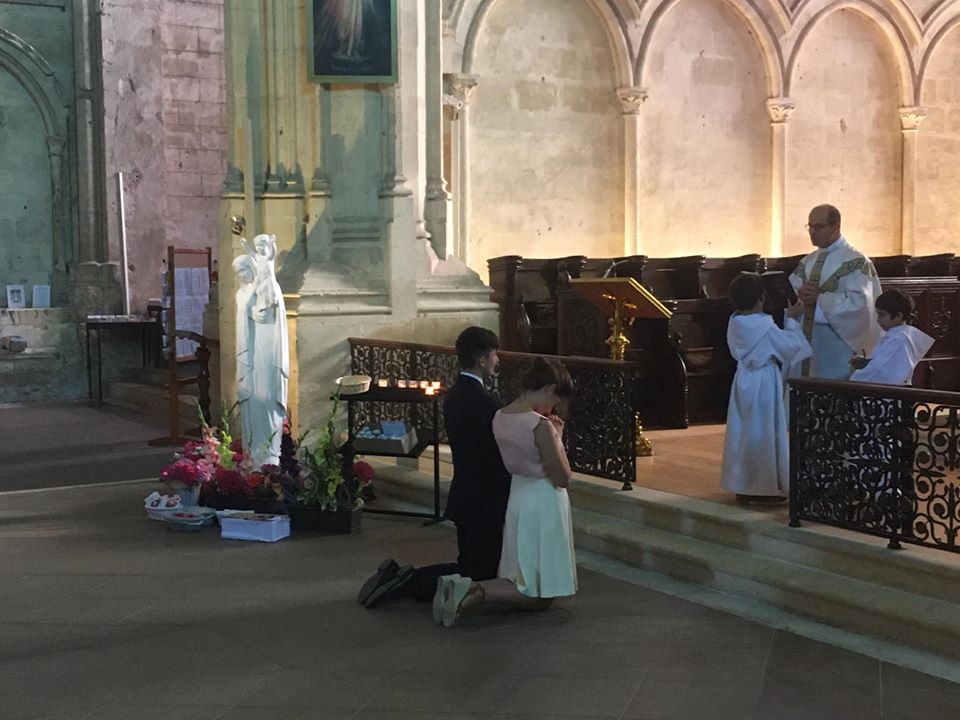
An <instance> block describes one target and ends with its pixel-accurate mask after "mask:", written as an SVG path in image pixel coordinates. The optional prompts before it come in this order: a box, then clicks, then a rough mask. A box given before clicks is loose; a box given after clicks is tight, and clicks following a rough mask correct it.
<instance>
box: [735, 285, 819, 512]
mask: <svg viewBox="0 0 960 720" xmlns="http://www.w3.org/2000/svg"><path fill="white" fill-rule="evenodd" d="M728 295H729V297H730V301H731V302H732V303H733V306H734V308H736V312H735V313H734V314H733V316H732V317H731V318H730V324H729V325H728V326H727V344H728V345H729V347H730V353H731V354H732V355H733V358H734V359H735V360H736V361H737V372H736V375H734V378H733V386H732V387H731V388H730V404H729V406H728V408H727V430H726V435H725V437H724V443H723V468H722V470H721V473H720V484H721V486H722V487H723V489H724V490H728V491H730V492H733V493H736V494H737V499H738V500H741V501H743V502H748V501H756V502H763V501H778V500H779V499H780V498H783V497H785V496H786V495H787V491H788V488H789V455H788V445H787V411H786V403H785V401H784V392H783V372H782V370H781V368H782V367H788V366H789V365H790V364H792V363H795V362H799V361H800V360H803V359H805V358H807V357H809V356H810V344H809V343H808V342H807V339H806V338H805V337H804V336H803V328H802V327H801V326H800V323H799V322H797V320H796V318H798V317H799V316H800V315H802V314H803V304H802V303H801V302H799V301H798V302H796V303H794V304H793V305H791V306H790V307H788V308H787V310H786V313H785V316H784V328H783V329H782V330H781V329H780V328H779V327H777V325H776V324H775V323H774V321H773V318H772V317H771V316H770V315H767V314H766V313H764V312H763V301H764V292H763V279H762V278H761V277H760V276H759V275H757V274H756V273H741V274H740V275H739V276H738V277H736V278H735V279H734V281H733V282H732V283H730V290H729V291H728Z"/></svg>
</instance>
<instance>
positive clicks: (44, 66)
mask: <svg viewBox="0 0 960 720" xmlns="http://www.w3.org/2000/svg"><path fill="white" fill-rule="evenodd" d="M0 30H2V32H3V38H2V42H3V50H4V54H3V56H2V57H0V149H2V150H3V154H4V159H3V164H2V166H0V307H6V304H7V297H6V292H5V287H6V285H8V284H22V285H24V286H25V290H26V302H27V305H28V307H29V306H30V304H31V300H32V287H33V286H34V285H51V284H53V285H56V284H57V283H55V278H54V266H55V262H56V258H55V255H56V254H57V253H55V247H56V246H57V245H59V248H58V249H59V254H60V263H61V266H63V264H64V263H65V261H66V258H64V257H63V256H62V255H63V253H64V252H65V251H68V249H69V248H68V246H65V245H66V244H65V242H64V240H65V238H66V237H67V233H68V232H69V230H68V229H67V228H62V230H61V233H62V234H61V235H60V236H59V237H56V232H57V229H56V228H55V226H54V220H53V212H52V202H53V199H52V186H51V172H52V167H51V162H50V155H49V150H48V145H47V135H48V132H49V128H48V127H47V126H46V125H45V122H44V118H43V115H42V113H41V109H40V107H41V104H42V103H43V102H45V101H47V100H49V101H51V102H52V103H53V104H56V105H59V110H60V111H62V112H64V117H66V115H65V113H66V106H67V105H70V104H72V103H71V98H72V94H73V72H74V62H73V54H72V50H73V42H72V33H73V27H72V16H71V11H70V8H69V7H68V6H67V4H66V3H65V2H50V3H46V4H37V5H21V4H12V3H6V2H0ZM46 73H49V75H48V76H47V75H45V74H46ZM28 77H29V78H30V80H27V78H28ZM44 77H49V89H50V90H51V91H52V92H51V95H50V96H48V97H46V98H44V99H41V98H38V97H36V96H31V94H29V93H28V92H27V90H26V88H25V86H24V81H27V82H30V81H33V80H42V79H43V78H44ZM53 85H57V86H58V87H59V90H60V93H59V94H58V93H57V92H56V91H55V90H53V87H52V86H53ZM66 155H67V156H69V155H70V150H69V148H68V149H67V152H66ZM61 177H62V178H67V176H66V175H62V176H61ZM66 182H68V183H69V179H67V180H66ZM64 190H65V191H66V192H67V194H68V195H69V189H68V187H67V188H64ZM61 219H62V221H63V222H68V221H69V213H63V215H62V217H61ZM65 291H66V287H65V286H61V287H55V288H54V296H53V302H54V303H55V304H56V302H57V299H58V296H62V295H63V294H64V293H65Z"/></svg>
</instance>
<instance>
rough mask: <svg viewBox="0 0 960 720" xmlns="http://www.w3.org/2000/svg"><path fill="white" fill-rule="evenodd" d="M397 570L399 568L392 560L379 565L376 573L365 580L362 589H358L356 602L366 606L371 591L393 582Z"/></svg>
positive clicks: (388, 559) (389, 559)
mask: <svg viewBox="0 0 960 720" xmlns="http://www.w3.org/2000/svg"><path fill="white" fill-rule="evenodd" d="M399 569H400V566H399V565H398V564H397V561H396V560H394V559H393V558H387V559H386V560H384V561H383V562H382V563H380V566H379V567H378V568H377V571H376V572H375V573H374V574H373V575H371V576H370V577H369V578H367V581H366V582H365V583H364V584H363V587H361V588H360V592H359V593H358V594H357V602H358V603H360V604H361V605H366V604H367V600H369V599H370V595H371V594H373V591H374V590H376V589H377V588H378V587H380V586H381V585H383V584H384V583H385V582H389V581H390V580H393V578H394V577H396V575H397V570H399Z"/></svg>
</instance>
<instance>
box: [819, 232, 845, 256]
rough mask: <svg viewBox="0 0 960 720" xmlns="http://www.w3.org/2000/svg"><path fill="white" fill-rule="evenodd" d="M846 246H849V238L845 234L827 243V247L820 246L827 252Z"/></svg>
mask: <svg viewBox="0 0 960 720" xmlns="http://www.w3.org/2000/svg"><path fill="white" fill-rule="evenodd" d="M846 246H847V239H846V238H845V237H844V236H843V235H841V236H840V237H838V238H837V239H836V240H834V241H833V242H832V243H830V244H829V245H827V247H825V248H820V250H822V251H823V252H826V253H832V252H833V251H834V250H838V249H839V248H842V247H846Z"/></svg>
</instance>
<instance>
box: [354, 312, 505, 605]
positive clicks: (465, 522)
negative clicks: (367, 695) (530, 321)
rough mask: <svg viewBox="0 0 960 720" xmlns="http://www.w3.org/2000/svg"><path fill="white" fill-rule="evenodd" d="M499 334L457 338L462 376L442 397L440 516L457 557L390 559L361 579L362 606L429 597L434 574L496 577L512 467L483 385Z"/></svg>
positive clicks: (471, 330) (492, 367)
mask: <svg viewBox="0 0 960 720" xmlns="http://www.w3.org/2000/svg"><path fill="white" fill-rule="evenodd" d="M499 347H500V343H499V341H498V340H497V336H496V335H495V334H494V333H493V332H491V331H490V330H487V329H486V328H482V327H468V328H467V329H466V330H464V331H463V332H462V333H460V336H459V337H458V338H457V359H458V360H459V362H460V367H461V371H460V376H459V377H458V378H457V381H456V382H455V383H454V385H453V387H452V388H450V390H449V391H448V392H447V394H446V397H445V398H444V401H443V415H444V426H445V427H446V430H447V440H448V442H449V443H450V451H451V453H452V454H453V480H452V481H451V483H450V494H449V496H448V497H447V509H446V512H445V513H444V517H446V518H447V519H449V520H452V521H453V522H454V524H455V525H456V526H457V550H458V556H457V562H456V563H443V564H440V565H428V566H425V567H420V568H413V567H411V566H409V565H406V566H404V567H400V565H399V564H398V563H397V562H396V561H395V560H394V559H393V558H389V559H387V560H384V561H383V562H382V563H380V566H379V567H378V568H377V571H376V572H375V573H374V574H373V575H372V576H371V577H370V578H369V579H368V580H367V581H366V582H365V583H364V585H363V587H362V588H361V590H360V594H359V595H358V596H357V599H358V600H359V601H360V602H361V603H362V604H363V605H364V606H365V607H368V608H374V607H377V605H379V604H380V603H382V602H383V601H384V600H386V599H387V598H399V597H413V598H416V600H417V601H418V602H427V601H429V600H432V599H433V595H434V592H435V590H436V587H437V578H439V577H440V576H441V575H452V574H454V573H460V574H461V575H463V576H465V577H469V578H472V579H474V580H490V579H492V578H495V577H496V576H497V568H498V566H499V564H500V548H501V545H502V543H503V516H504V514H505V513H506V509H507V499H508V497H509V495H510V473H508V472H507V469H506V468H505V467H504V466H503V460H502V459H501V458H500V450H499V448H498V447H497V442H496V440H495V439H494V437H493V416H494V415H495V414H496V412H497V410H499V409H500V403H499V402H497V400H496V398H494V397H493V396H492V395H490V393H488V392H487V389H486V381H487V380H489V379H490V378H491V377H492V376H493V374H494V372H495V371H496V369H497V365H498V363H499V359H498V358H497V350H498V349H499Z"/></svg>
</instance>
